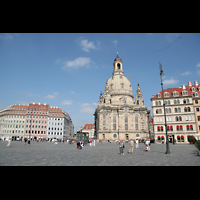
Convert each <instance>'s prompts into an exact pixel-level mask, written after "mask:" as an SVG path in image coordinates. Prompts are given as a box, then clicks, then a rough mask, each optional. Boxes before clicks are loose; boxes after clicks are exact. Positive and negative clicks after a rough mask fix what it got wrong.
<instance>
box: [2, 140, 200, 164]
mask: <svg viewBox="0 0 200 200" xmlns="http://www.w3.org/2000/svg"><path fill="white" fill-rule="evenodd" d="M169 146H170V151H171V154H165V150H166V145H165V144H152V145H151V151H149V152H146V151H145V146H144V144H143V143H140V144H139V149H136V148H135V147H134V152H133V154H128V153H127V152H128V150H129V144H128V143H125V149H124V154H125V155H120V154H119V145H117V144H115V143H111V144H110V143H106V142H103V143H102V144H101V143H97V142H96V146H89V145H87V146H84V148H83V149H82V150H78V149H77V146H76V144H67V143H64V144H63V143H58V144H57V145H52V143H50V142H39V143H37V142H31V144H30V146H28V144H26V145H24V142H20V141H12V142H11V146H10V147H7V142H6V141H5V142H4V141H0V166H68V165H69V166H84V165H86V166H121V165H124V166H200V156H198V150H197V149H196V148H195V146H194V145H190V144H177V145H173V144H170V145H169Z"/></svg>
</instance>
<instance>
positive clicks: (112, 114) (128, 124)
mask: <svg viewBox="0 0 200 200" xmlns="http://www.w3.org/2000/svg"><path fill="white" fill-rule="evenodd" d="M122 63H123V62H122V60H121V58H120V57H119V55H118V53H117V56H116V58H115V59H114V62H113V67H114V69H113V73H112V77H111V78H110V79H107V82H106V86H105V90H104V93H103V94H102V92H101V94H100V97H99V101H98V107H97V108H96V109H95V113H94V116H95V136H96V138H97V139H100V140H116V139H123V140H124V139H126V140H129V139H141V138H145V137H149V127H148V124H149V123H148V121H149V120H148V119H149V111H148V109H147V107H146V106H145V104H144V100H143V95H142V93H141V89H140V86H139V83H138V86H137V90H136V98H135V99H134V96H133V93H132V86H131V83H130V81H129V78H128V77H125V76H124V71H123V65H122Z"/></svg>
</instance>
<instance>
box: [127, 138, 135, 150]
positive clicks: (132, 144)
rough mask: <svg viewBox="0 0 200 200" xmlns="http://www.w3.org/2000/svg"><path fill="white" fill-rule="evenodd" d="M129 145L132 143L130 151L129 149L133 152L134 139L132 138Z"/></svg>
mask: <svg viewBox="0 0 200 200" xmlns="http://www.w3.org/2000/svg"><path fill="white" fill-rule="evenodd" d="M129 145H130V148H129V151H128V153H131V152H132V153H133V149H134V142H133V140H132V139H131V140H130V142H129Z"/></svg>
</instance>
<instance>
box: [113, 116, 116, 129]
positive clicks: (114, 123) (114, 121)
mask: <svg viewBox="0 0 200 200" xmlns="http://www.w3.org/2000/svg"><path fill="white" fill-rule="evenodd" d="M113 130H116V116H115V115H114V116H113Z"/></svg>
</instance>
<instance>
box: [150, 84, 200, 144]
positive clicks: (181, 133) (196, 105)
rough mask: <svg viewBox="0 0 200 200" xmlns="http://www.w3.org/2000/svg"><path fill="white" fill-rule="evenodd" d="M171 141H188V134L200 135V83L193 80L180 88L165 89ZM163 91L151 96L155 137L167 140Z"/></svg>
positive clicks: (197, 136) (157, 140)
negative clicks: (192, 82) (193, 82)
mask: <svg viewBox="0 0 200 200" xmlns="http://www.w3.org/2000/svg"><path fill="white" fill-rule="evenodd" d="M163 93H164V99H165V101H164V103H165V112H166V122H167V133H168V138H169V142H171V143H172V142H174V141H177V142H178V143H188V136H194V137H195V138H196V139H199V137H200V134H199V133H200V131H199V129H200V123H199V122H200V100H199V97H200V84H198V82H197V81H195V84H194V85H192V84H191V81H189V82H188V85H185V84H184V85H182V87H179V88H168V89H164V90H163ZM163 93H162V91H160V92H159V93H157V94H156V95H153V96H152V98H151V101H152V112H153V121H154V139H155V140H156V142H158V143H159V142H160V143H161V141H162V140H164V141H165V142H166V136H165V135H166V130H165V119H164V108H163Z"/></svg>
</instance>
